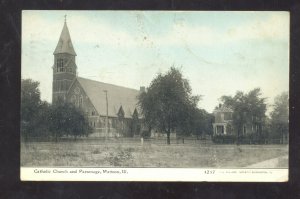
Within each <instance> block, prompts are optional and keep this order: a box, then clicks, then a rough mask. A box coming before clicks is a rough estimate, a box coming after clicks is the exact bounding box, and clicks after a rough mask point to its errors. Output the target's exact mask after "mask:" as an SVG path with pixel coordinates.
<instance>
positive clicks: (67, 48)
mask: <svg viewBox="0 0 300 199" xmlns="http://www.w3.org/2000/svg"><path fill="white" fill-rule="evenodd" d="M59 53H68V54H71V55H74V56H76V53H75V50H74V48H73V44H72V41H71V37H70V33H69V29H68V26H67V23H66V22H65V23H64V27H63V29H62V31H61V34H60V37H59V40H58V43H57V46H56V48H55V51H54V53H53V54H54V55H55V54H59Z"/></svg>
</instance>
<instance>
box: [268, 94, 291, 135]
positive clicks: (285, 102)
mask: <svg viewBox="0 0 300 199" xmlns="http://www.w3.org/2000/svg"><path fill="white" fill-rule="evenodd" d="M273 107H274V109H273V111H272V112H271V114H270V115H271V132H270V133H272V137H276V138H280V139H283V137H284V136H287V135H288V132H289V96H288V92H283V93H281V94H280V95H278V96H276V97H275V100H274V105H273Z"/></svg>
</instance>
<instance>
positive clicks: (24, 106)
mask: <svg viewBox="0 0 300 199" xmlns="http://www.w3.org/2000/svg"><path fill="white" fill-rule="evenodd" d="M39 85H40V83H39V82H37V81H33V80H32V79H22V81H21V119H22V120H23V121H26V122H28V121H30V120H31V119H32V116H33V115H34V114H35V112H36V111H37V109H38V107H39V105H40V103H41V99H40V90H39V88H38V87H39Z"/></svg>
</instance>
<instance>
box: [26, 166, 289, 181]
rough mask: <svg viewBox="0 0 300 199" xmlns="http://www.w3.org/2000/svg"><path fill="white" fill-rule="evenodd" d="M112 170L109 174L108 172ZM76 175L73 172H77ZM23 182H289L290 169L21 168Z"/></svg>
mask: <svg viewBox="0 0 300 199" xmlns="http://www.w3.org/2000/svg"><path fill="white" fill-rule="evenodd" d="M105 170H106V171H109V172H105ZM75 171H76V173H73V172H75ZM20 172H21V173H20V174H21V175H20V177H21V180H22V181H176V182H178V181H179V182H180V181H181V182H201V181H206V182H287V181H288V169H287V168H286V169H251V168H250V169H249V168H239V169H214V168H201V169H197V168H194V169H186V168H80V167H78V168H64V167H45V168H44V167H43V168H38V167H21V169H20Z"/></svg>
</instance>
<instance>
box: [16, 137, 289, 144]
mask: <svg viewBox="0 0 300 199" xmlns="http://www.w3.org/2000/svg"><path fill="white" fill-rule="evenodd" d="M55 141H56V140H55V139H54V138H51V137H30V138H27V139H26V140H24V139H22V142H55ZM57 142H62V143H63V142H77V143H83V144H135V145H136V144H141V143H142V142H143V144H155V145H167V138H164V137H159V138H144V139H143V141H142V140H141V138H139V137H133V138H129V137H118V138H104V137H78V138H76V140H75V139H74V137H61V138H58V140H57ZM170 142H171V144H172V145H218V144H236V142H227V141H226V140H219V141H218V142H213V141H212V139H210V138H209V139H207V138H206V139H197V138H196V137H186V138H171V139H170ZM240 144H246V145H249V144H250V145H254V144H288V141H286V142H283V141H282V140H281V139H263V140H260V141H259V142H258V141H256V142H254V141H251V140H249V139H240Z"/></svg>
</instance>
